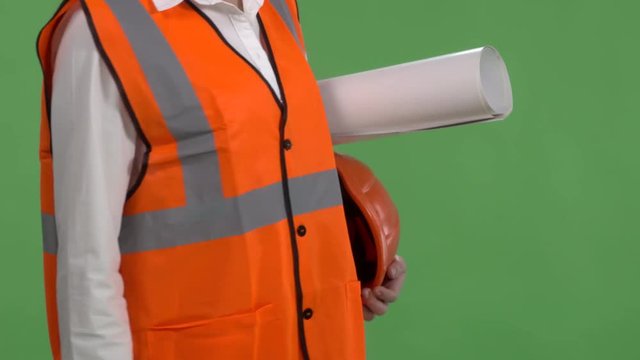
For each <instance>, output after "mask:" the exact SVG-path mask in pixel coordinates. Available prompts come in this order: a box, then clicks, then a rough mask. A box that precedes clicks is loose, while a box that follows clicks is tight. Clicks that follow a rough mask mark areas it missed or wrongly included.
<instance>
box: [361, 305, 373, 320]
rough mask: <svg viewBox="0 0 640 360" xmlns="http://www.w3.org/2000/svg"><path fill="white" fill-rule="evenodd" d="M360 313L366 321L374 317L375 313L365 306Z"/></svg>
mask: <svg viewBox="0 0 640 360" xmlns="http://www.w3.org/2000/svg"><path fill="white" fill-rule="evenodd" d="M362 314H363V315H364V319H365V320H366V321H371V320H373V318H375V317H376V315H375V314H374V313H373V312H372V311H371V310H369V308H368V307H366V306H363V307H362Z"/></svg>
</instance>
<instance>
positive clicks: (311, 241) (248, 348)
mask: <svg viewBox="0 0 640 360" xmlns="http://www.w3.org/2000/svg"><path fill="white" fill-rule="evenodd" d="M76 1H80V2H81V6H82V9H83V11H84V14H85V16H86V17H87V20H88V23H89V25H90V28H91V30H92V32H93V36H94V40H95V41H96V45H97V47H98V49H99V51H100V53H101V55H102V58H103V60H104V61H105V63H106V64H107V66H108V68H109V69H110V71H111V73H112V75H113V77H114V79H115V81H116V83H117V85H118V87H119V90H120V93H121V96H122V99H123V102H124V103H125V105H126V108H127V110H128V111H129V114H130V115H131V118H132V119H133V121H134V122H135V124H136V127H137V129H138V132H139V135H140V136H141V137H142V139H143V140H144V142H145V143H146V145H147V148H148V151H147V153H146V154H145V166H144V167H143V168H144V170H143V171H142V174H141V176H140V178H139V179H138V182H137V183H136V186H135V187H134V189H133V190H132V191H130V193H129V194H128V195H127V199H126V202H125V206H124V213H123V219H122V227H121V231H120V235H119V239H118V240H119V247H120V250H121V254H122V257H121V267H120V273H121V274H122V277H123V280H124V286H125V289H124V296H125V298H126V301H127V310H128V313H129V320H130V327H131V331H132V338H133V349H134V358H135V359H154V360H162V359H173V360H177V359H184V360H198V359H278V360H281V359H314V360H315V359H331V360H336V359H350V360H353V359H356V360H357V359H364V356H365V355H364V352H365V350H364V324H363V315H362V302H361V299H360V283H359V281H358V280H357V277H356V271H355V266H354V262H353V257H352V254H351V248H350V243H349V238H348V232H347V224H346V220H345V213H344V209H343V205H342V197H341V194H340V184H339V179H338V176H337V173H336V164H335V158H334V153H333V146H332V143H331V137H330V133H329V128H328V125H327V121H326V118H325V113H324V108H323V104H322V100H321V96H320V92H319V89H318V86H317V82H316V79H315V78H314V76H313V73H312V70H311V68H310V67H309V65H308V63H307V61H306V60H305V57H304V52H303V51H304V50H303V49H304V44H303V41H302V33H301V30H300V25H299V22H298V20H297V16H295V17H294V16H291V14H292V13H295V14H297V8H296V3H295V0H271V1H268V0H267V1H265V4H264V5H263V7H262V8H261V9H260V11H259V14H258V19H259V23H260V27H261V31H262V33H263V34H264V35H265V37H266V43H267V47H268V49H269V52H270V54H271V58H270V59H271V62H272V65H273V67H274V70H275V72H276V76H277V79H278V85H279V87H280V90H281V93H282V94H283V101H282V102H280V101H279V100H278V98H277V96H276V95H275V93H274V92H273V90H272V89H271V88H270V87H269V85H268V83H267V82H266V80H265V79H264V78H263V77H262V75H261V74H260V73H259V72H258V71H257V70H256V69H255V68H254V67H253V66H252V65H251V64H250V63H249V62H248V61H247V60H246V59H244V58H243V57H242V56H241V55H240V54H239V53H237V52H236V51H234V49H233V48H232V47H231V46H230V45H229V44H228V43H227V42H226V41H225V40H224V38H223V37H222V36H221V34H220V32H219V30H218V29H217V28H216V26H215V25H214V24H213V23H212V22H211V21H210V20H209V19H208V18H207V17H206V16H205V15H204V14H203V13H201V11H200V10H199V9H198V8H197V7H196V6H194V5H193V4H192V3H191V2H190V1H185V2H183V3H181V4H180V5H178V6H176V7H174V8H172V9H170V10H166V11H163V12H158V11H156V9H155V7H154V6H153V4H152V2H151V0H69V1H66V2H64V3H63V4H62V5H61V7H60V9H59V10H58V11H57V12H56V14H55V15H54V17H53V19H52V20H51V21H49V23H48V24H47V25H46V26H45V27H44V28H43V29H42V31H41V34H40V36H39V39H38V52H39V57H40V60H41V64H42V67H43V71H44V86H43V97H42V99H43V101H42V109H43V111H42V122H41V142H40V161H41V199H42V224H43V234H44V236H43V237H44V240H43V242H44V275H45V286H46V304H47V315H48V326H49V334H50V343H51V347H52V351H53V355H54V358H55V359H60V345H59V343H60V339H59V330H58V324H57V304H56V251H57V239H56V227H55V216H54V198H53V171H52V166H53V164H52V157H51V153H52V148H51V140H50V126H49V121H50V119H49V112H50V109H49V104H50V102H49V98H50V89H51V81H52V80H51V79H52V64H51V61H50V60H49V59H50V55H51V37H52V34H53V32H54V30H55V28H56V26H57V25H58V24H59V22H60V19H61V17H62V16H63V15H64V13H65V12H67V11H68V10H69V8H70V7H71V5H72V4H74V3H75V2H76Z"/></svg>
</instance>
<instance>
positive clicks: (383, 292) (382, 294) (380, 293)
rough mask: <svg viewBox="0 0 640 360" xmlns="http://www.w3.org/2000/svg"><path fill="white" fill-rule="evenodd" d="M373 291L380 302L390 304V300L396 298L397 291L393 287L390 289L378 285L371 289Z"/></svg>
mask: <svg viewBox="0 0 640 360" xmlns="http://www.w3.org/2000/svg"><path fill="white" fill-rule="evenodd" d="M373 293H374V294H375V296H376V297H377V298H378V299H379V300H381V301H382V302H385V303H387V304H391V303H392V302H394V301H396V300H397V299H398V292H397V291H395V290H394V289H390V288H387V287H384V286H378V287H376V288H375V289H374V290H373Z"/></svg>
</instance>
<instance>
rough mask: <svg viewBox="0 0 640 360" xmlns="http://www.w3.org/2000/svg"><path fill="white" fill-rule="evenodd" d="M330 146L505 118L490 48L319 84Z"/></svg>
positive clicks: (500, 79)
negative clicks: (331, 142)
mask: <svg viewBox="0 0 640 360" xmlns="http://www.w3.org/2000/svg"><path fill="white" fill-rule="evenodd" d="M318 84H319V85H320V91H321V93H322V98H323V102H324V107H325V111H326V113H327V118H328V121H329V128H330V129H331V136H332V138H333V141H334V144H343V143H349V142H355V141H360V140H364V139H371V138H377V137H380V136H386V135H391V134H399V133H406V132H412V131H420V130H427V129H434V128H440V127H447V126H454V125H461V124H467V123H472V122H480V121H492V120H500V119H504V118H506V117H507V116H508V115H509V114H510V113H511V110H512V108H513V98H512V94H511V83H510V81H509V74H508V72H507V67H506V66H505V63H504V61H503V60H502V57H501V56H500V54H499V53H498V51H497V50H496V49H495V48H493V47H492V46H484V47H480V48H477V49H471V50H467V51H462V52H458V53H453V54H448V55H443V56H438V57H434V58H430V59H425V60H418V61H413V62H409V63H404V64H400V65H394V66H389V67H384V68H380V69H375V70H369V71H364V72H359V73H355V74H350V75H344V76H338V77H334V78H330V79H325V80H320V81H319V82H318Z"/></svg>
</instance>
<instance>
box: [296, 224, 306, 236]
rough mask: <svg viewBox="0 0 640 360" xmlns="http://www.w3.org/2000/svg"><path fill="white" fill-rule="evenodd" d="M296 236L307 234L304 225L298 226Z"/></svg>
mask: <svg viewBox="0 0 640 360" xmlns="http://www.w3.org/2000/svg"><path fill="white" fill-rule="evenodd" d="M297 231H298V235H299V236H305V235H306V234H307V228H306V227H305V226H304V225H300V226H298V230H297Z"/></svg>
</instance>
